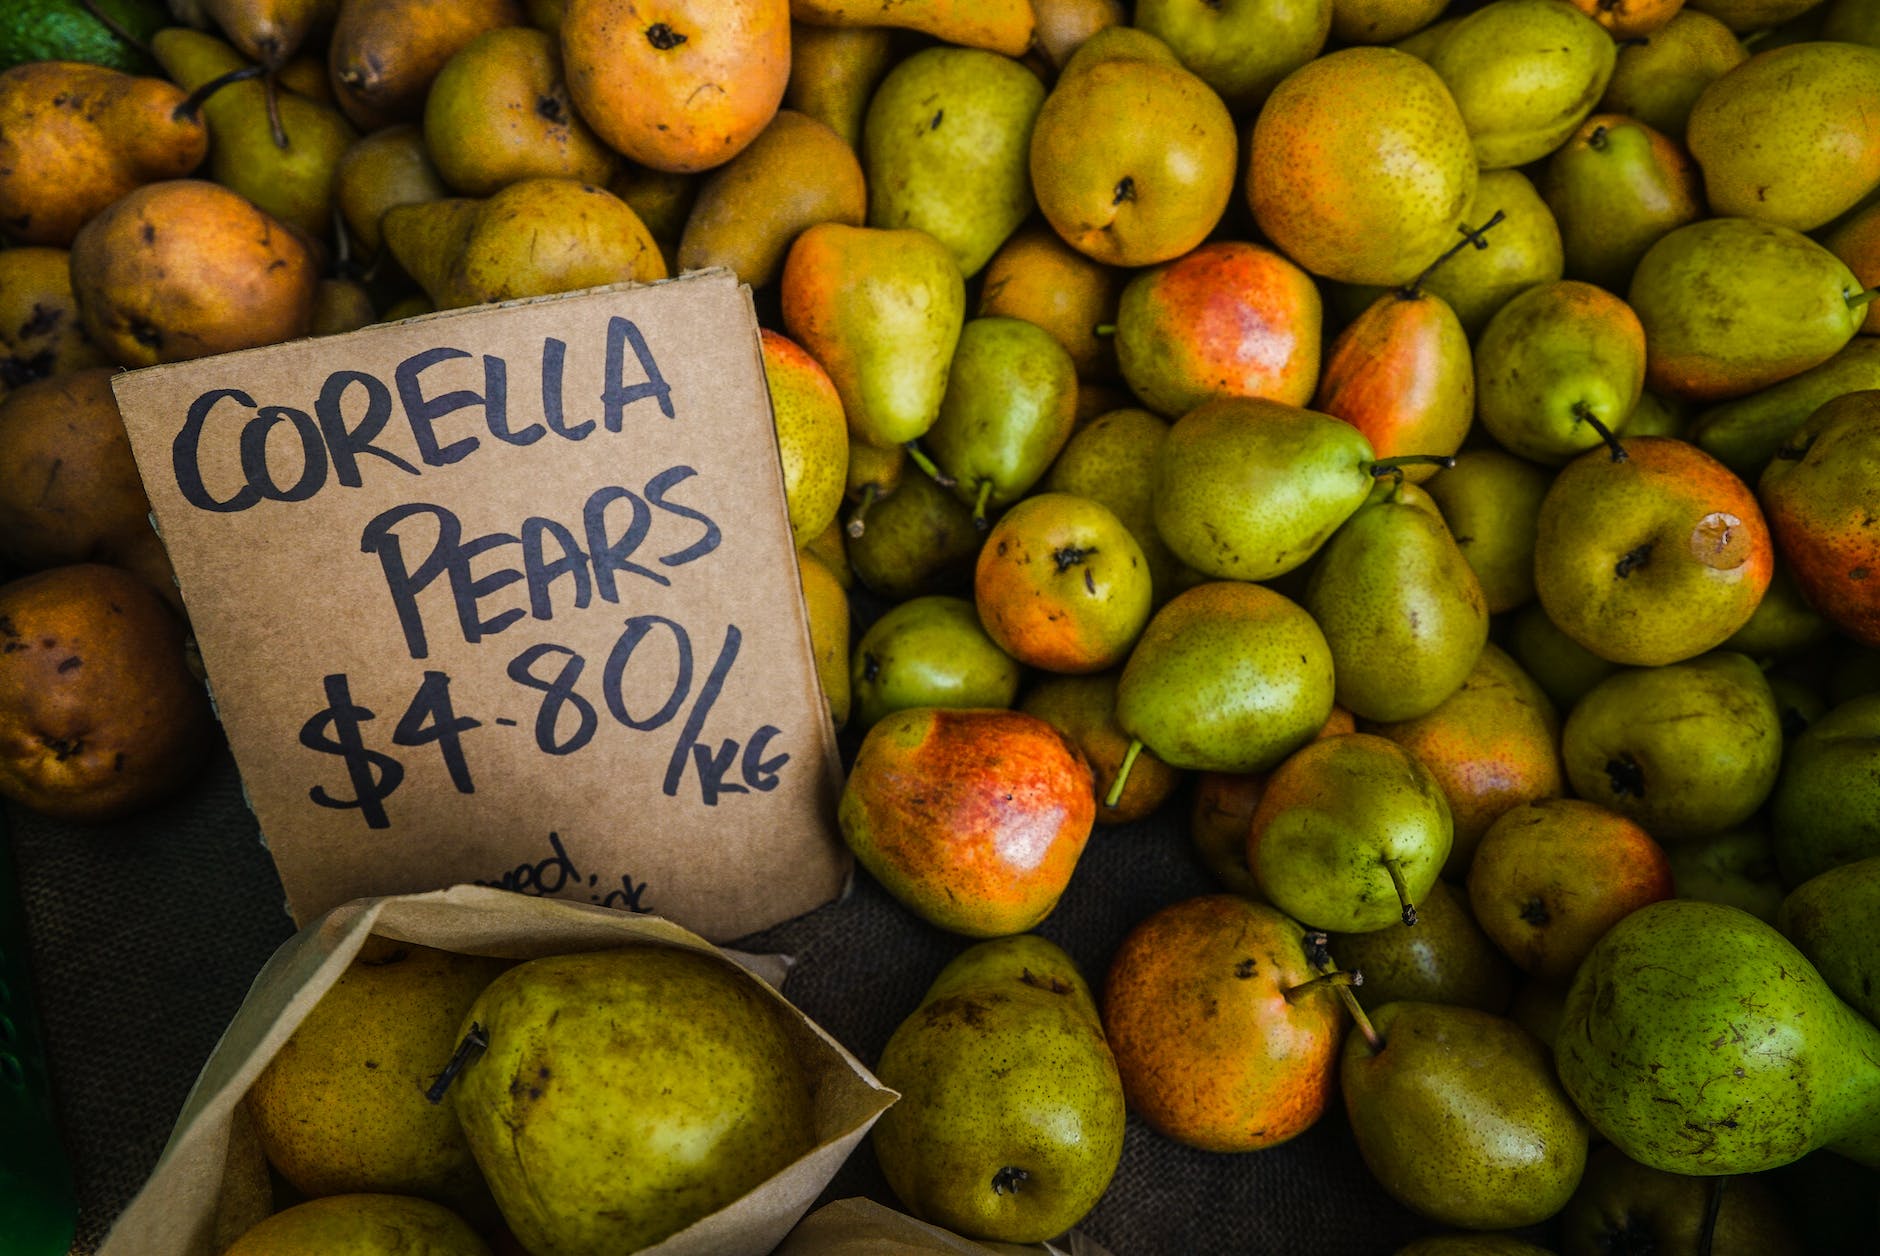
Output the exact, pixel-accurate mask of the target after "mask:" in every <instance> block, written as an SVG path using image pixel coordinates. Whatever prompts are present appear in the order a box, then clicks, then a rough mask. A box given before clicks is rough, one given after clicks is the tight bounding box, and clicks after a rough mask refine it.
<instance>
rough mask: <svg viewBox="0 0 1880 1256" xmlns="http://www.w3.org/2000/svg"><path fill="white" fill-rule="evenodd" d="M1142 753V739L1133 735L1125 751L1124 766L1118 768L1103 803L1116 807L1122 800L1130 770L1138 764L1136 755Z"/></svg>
mask: <svg viewBox="0 0 1880 1256" xmlns="http://www.w3.org/2000/svg"><path fill="white" fill-rule="evenodd" d="M1141 753H1142V739H1141V738H1139V737H1131V738H1130V739H1129V749H1128V750H1125V751H1124V752H1123V763H1122V766H1120V767H1118V768H1117V769H1116V779H1115V780H1113V781H1111V782H1110V792H1109V793H1107V794H1105V795H1104V796H1103V805H1104V806H1106V807H1114V806H1115V805H1116V804H1117V803H1118V802H1120V801H1121V800H1122V797H1123V789H1124V787H1125V786H1127V785H1128V784H1129V770H1130V769H1131V768H1133V767H1135V766H1136V756H1137V755H1139V754H1141Z"/></svg>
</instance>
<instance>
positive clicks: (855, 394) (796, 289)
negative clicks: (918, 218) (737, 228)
mask: <svg viewBox="0 0 1880 1256" xmlns="http://www.w3.org/2000/svg"><path fill="white" fill-rule="evenodd" d="M782 295H783V327H784V331H785V332H786V333H788V334H789V336H790V338H791V339H792V340H794V341H796V342H797V343H798V344H800V345H802V346H803V347H804V348H805V349H808V350H809V351H810V354H811V355H812V356H814V357H815V359H816V360H817V361H818V362H820V363H822V365H823V369H824V370H826V371H828V372H829V378H830V379H832V380H834V381H835V386H836V391H837V392H838V393H840V394H841V396H842V409H843V412H844V413H845V414H846V415H847V416H848V420H849V434H850V435H851V436H853V437H854V438H855V439H856V440H859V441H861V442H863V443H864V444H869V445H882V446H887V445H902V444H906V443H907V442H908V441H911V440H914V439H916V438H917V437H919V436H920V435H922V434H923V433H924V432H926V430H927V429H928V428H930V427H932V426H933V422H934V420H935V419H937V418H938V417H940V398H941V396H942V395H944V394H945V392H946V383H947V363H948V362H949V361H951V360H952V357H953V349H954V346H955V345H956V344H958V343H959V338H960V326H961V324H962V323H963V322H964V320H965V318H966V281H965V279H964V278H963V277H962V276H961V275H960V268H959V265H958V264H957V263H956V262H955V261H954V260H953V253H952V251H951V250H950V249H948V248H947V247H946V245H944V244H942V243H940V242H939V241H938V240H936V239H934V238H933V237H932V236H930V235H928V234H927V233H926V232H924V231H914V230H895V231H887V230H877V229H875V228H873V227H850V226H847V225H845V224H842V223H837V222H823V223H817V224H816V225H815V226H813V227H811V228H809V230H807V231H805V232H803V234H802V235H799V236H798V237H797V238H796V243H794V244H792V245H791V246H790V253H789V256H788V257H787V258H785V259H784V263H783V283H782Z"/></svg>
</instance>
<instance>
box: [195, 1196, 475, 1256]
mask: <svg viewBox="0 0 1880 1256" xmlns="http://www.w3.org/2000/svg"><path fill="white" fill-rule="evenodd" d="M419 1251H421V1252H424V1253H425V1254H426V1256H490V1249H489V1248H488V1246H486V1245H485V1244H484V1242H483V1240H482V1239H480V1238H478V1237H477V1233H476V1231H475V1230H472V1229H471V1228H470V1227H469V1226H468V1225H466V1224H464V1221H463V1219H462V1218H461V1217H459V1216H457V1215H456V1214H455V1213H453V1212H452V1211H451V1210H450V1209H448V1208H445V1207H443V1206H441V1205H439V1204H434V1203H431V1202H430V1201H429V1200H424V1199H412V1198H409V1197H408V1196H403V1195H370V1194H362V1195H329V1196H327V1197H326V1198H324V1199H314V1200H309V1201H308V1202H306V1203H304V1204H297V1205H295V1206H294V1207H292V1208H288V1209H286V1210H285V1211H282V1212H277V1213H275V1214H274V1215H273V1216H271V1217H268V1218H267V1219H266V1220H264V1221H262V1222H261V1223H260V1224H259V1225H257V1226H255V1227H254V1228H253V1229H251V1230H248V1231H247V1232H246V1233H244V1234H243V1235H242V1236H241V1237H240V1238H238V1239H236V1240H235V1243H234V1245H233V1246H231V1247H229V1248H227V1249H226V1250H225V1251H224V1252H223V1253H222V1256H392V1253H396V1252H419Z"/></svg>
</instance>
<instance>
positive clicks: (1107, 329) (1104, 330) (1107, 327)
mask: <svg viewBox="0 0 1880 1256" xmlns="http://www.w3.org/2000/svg"><path fill="white" fill-rule="evenodd" d="M1090 334H1091V335H1093V336H1114V335H1115V334H1116V324H1115V323H1098V324H1097V325H1096V326H1095V327H1092V328H1091V329H1090Z"/></svg>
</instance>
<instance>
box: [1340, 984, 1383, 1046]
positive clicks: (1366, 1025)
mask: <svg viewBox="0 0 1880 1256" xmlns="http://www.w3.org/2000/svg"><path fill="white" fill-rule="evenodd" d="M1337 990H1338V997H1339V998H1341V999H1343V1000H1344V1001H1345V1010H1346V1011H1347V1012H1349V1013H1351V1020H1352V1023H1353V1024H1355V1025H1356V1026H1357V1027H1358V1032H1359V1033H1361V1034H1363V1035H1364V1045H1365V1046H1367V1047H1369V1048H1370V1049H1371V1054H1372V1055H1377V1054H1379V1053H1381V1052H1382V1051H1383V1050H1384V1035H1383V1034H1380V1033H1378V1032H1377V1026H1375V1025H1373V1024H1372V1023H1371V1018H1370V1017H1368V1016H1366V1015H1365V1014H1364V1008H1362V1007H1361V1006H1359V1004H1358V996H1357V995H1355V994H1353V993H1352V992H1351V987H1350V986H1339V987H1337Z"/></svg>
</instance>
